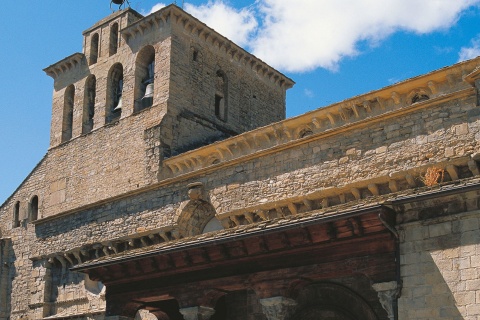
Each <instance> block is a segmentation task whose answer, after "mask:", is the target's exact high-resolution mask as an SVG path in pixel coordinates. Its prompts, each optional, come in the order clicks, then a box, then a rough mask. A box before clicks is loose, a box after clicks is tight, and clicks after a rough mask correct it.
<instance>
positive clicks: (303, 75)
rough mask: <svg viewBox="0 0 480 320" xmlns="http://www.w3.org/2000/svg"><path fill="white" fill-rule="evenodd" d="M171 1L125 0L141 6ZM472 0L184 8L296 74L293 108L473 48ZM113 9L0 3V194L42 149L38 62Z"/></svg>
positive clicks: (88, 1)
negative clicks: (0, 112) (0, 4)
mask: <svg viewBox="0 0 480 320" xmlns="http://www.w3.org/2000/svg"><path fill="white" fill-rule="evenodd" d="M172 2H173V1H164V2H163V3H159V1H153V0H131V1H130V4H131V6H132V8H133V9H135V10H137V11H138V12H140V13H143V14H148V13H149V12H150V11H151V10H152V8H156V9H158V8H160V7H161V6H162V5H165V4H170V3H172ZM379 3H381V4H382V5H381V6H379ZM177 4H178V5H180V6H181V5H182V1H181V0H179V1H177ZM479 5H480V0H454V1H452V0H422V1H418V0H384V1H381V2H380V1H378V0H324V1H318V0H297V1H287V0H256V1H254V0H230V1H224V2H219V1H201V0H197V1H185V3H184V8H185V9H186V10H187V11H189V12H190V13H192V14H193V15H195V16H197V17H198V18H199V19H200V20H202V21H204V22H206V23H207V24H208V25H210V26H212V27H214V28H215V29H216V30H217V31H219V32H221V33H222V34H225V35H226V36H227V37H229V38H230V39H231V40H233V41H235V42H237V43H238V44H239V45H241V46H243V47H245V48H246V49H247V50H249V51H251V52H253V53H254V54H256V55H257V56H258V57H259V58H261V59H263V60H264V61H266V62H267V63H271V64H272V65H273V66H274V67H276V68H277V69H279V70H280V71H281V72H283V73H284V74H286V75H287V76H289V77H290V78H292V79H293V80H294V81H296V85H295V86H294V88H292V89H290V90H289V91H288V93H287V116H289V117H290V116H294V115H298V114H301V113H305V112H307V111H309V110H313V109H316V108H319V107H322V106H326V105H329V104H331V103H334V102H337V101H341V100H344V99H346V98H349V97H352V96H355V95H358V94H362V93H365V92H367V91H371V90H375V89H379V88H382V87H384V86H387V85H390V84H393V83H395V82H398V81H401V80H405V79H408V78H411V77H414V76H416V75H419V74H423V73H427V72H429V71H433V70H436V69H439V68H442V67H444V66H448V65H451V64H454V63H456V62H458V61H459V60H462V59H467V58H472V57H475V56H478V55H480V28H479V25H480V23H479V22H480V8H479ZM110 13H111V10H110V8H109V0H82V1H58V0H43V1H31V0H16V1H11V0H7V1H4V2H3V3H2V10H1V11H0V29H1V30H2V32H1V35H0V40H1V46H2V47H1V50H0V71H1V73H0V88H1V89H0V90H1V91H0V92H1V97H2V99H1V100H0V108H1V110H2V116H1V117H0V150H1V151H0V152H1V153H0V155H1V156H0V203H3V201H4V200H5V199H6V198H7V197H9V196H10V195H11V194H12V193H13V191H14V190H15V189H16V187H17V186H18V185H19V184H20V183H21V182H22V181H23V179H25V177H26V176H27V175H28V174H29V172H30V171H31V170H32V169H33V168H34V167H35V165H36V164H37V163H38V162H39V161H40V160H41V158H42V157H43V156H44V155H45V153H46V152H47V150H48V145H49V135H50V132H49V128H50V117H51V99H52V92H53V80H52V79H51V78H50V77H48V76H47V75H46V74H45V73H44V72H43V71H42V69H43V68H45V67H47V66H49V65H51V64H53V63H55V62H57V61H59V60H61V59H63V58H64V57H66V56H69V55H71V54H72V53H75V52H81V51H82V41H83V37H82V31H83V30H85V29H87V28H89V27H90V26H92V25H93V24H94V23H95V22H96V21H98V20H100V19H101V18H103V17H105V16H107V15H109V14H110Z"/></svg>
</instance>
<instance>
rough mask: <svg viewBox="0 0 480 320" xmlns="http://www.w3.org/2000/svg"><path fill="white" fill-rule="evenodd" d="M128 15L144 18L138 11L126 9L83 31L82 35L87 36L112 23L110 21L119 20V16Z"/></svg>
mask: <svg viewBox="0 0 480 320" xmlns="http://www.w3.org/2000/svg"><path fill="white" fill-rule="evenodd" d="M128 13H131V14H132V15H134V16H136V17H137V18H139V19H141V18H143V15H141V14H140V13H138V12H137V11H135V10H133V9H132V8H126V9H123V10H120V11H117V12H114V13H112V14H111V15H109V16H108V17H105V18H104V19H102V20H100V21H98V22H97V23H95V24H94V25H93V26H91V27H90V28H88V29H87V30H85V31H83V32H82V34H83V35H84V36H85V35H87V34H89V33H90V32H92V31H93V30H95V29H97V28H98V27H100V26H102V25H105V24H108V23H110V21H112V20H114V19H117V18H118V17H119V16H122V15H125V14H128Z"/></svg>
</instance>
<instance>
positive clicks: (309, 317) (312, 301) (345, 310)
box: [288, 283, 378, 320]
mask: <svg viewBox="0 0 480 320" xmlns="http://www.w3.org/2000/svg"><path fill="white" fill-rule="evenodd" d="M296 300H297V302H298V308H297V311H296V312H295V313H294V314H293V316H292V317H290V318H289V319H288V320H316V319H325V320H378V317H377V315H376V314H375V312H374V311H373V309H372V307H371V306H370V305H369V304H368V303H367V302H366V301H365V300H364V299H363V298H362V297H361V296H360V295H358V294H357V293H355V292H354V291H352V290H350V289H349V288H347V287H344V286H342V285H339V284H335V283H316V284H311V285H309V286H307V287H305V288H303V289H302V290H301V291H300V292H299V293H298V297H297V299H296Z"/></svg>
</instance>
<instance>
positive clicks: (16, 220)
mask: <svg viewBox="0 0 480 320" xmlns="http://www.w3.org/2000/svg"><path fill="white" fill-rule="evenodd" d="M13 227H14V228H17V227H20V201H17V202H16V203H15V206H14V207H13Z"/></svg>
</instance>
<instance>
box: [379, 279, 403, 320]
mask: <svg viewBox="0 0 480 320" xmlns="http://www.w3.org/2000/svg"><path fill="white" fill-rule="evenodd" d="M372 287H373V289H374V290H375V291H377V294H378V299H379V300H380V303H381V304H382V307H383V309H385V311H387V314H388V319H390V320H394V319H395V311H394V302H395V300H396V299H397V298H398V297H399V294H400V290H401V288H400V286H399V285H398V284H397V282H396V281H390V282H382V283H375V284H373V285H372Z"/></svg>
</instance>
